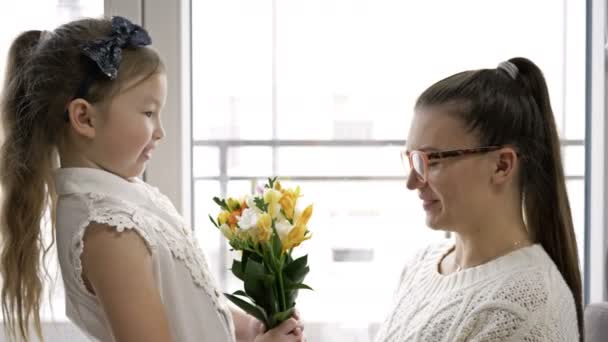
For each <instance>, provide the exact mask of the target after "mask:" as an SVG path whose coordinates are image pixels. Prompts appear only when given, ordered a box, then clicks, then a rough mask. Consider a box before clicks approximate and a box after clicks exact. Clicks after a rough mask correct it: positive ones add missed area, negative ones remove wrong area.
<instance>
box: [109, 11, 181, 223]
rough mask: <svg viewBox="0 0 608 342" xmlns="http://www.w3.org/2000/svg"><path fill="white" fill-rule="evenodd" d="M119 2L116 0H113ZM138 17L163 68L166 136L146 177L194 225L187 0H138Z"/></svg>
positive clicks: (150, 163) (149, 165) (163, 116)
mask: <svg viewBox="0 0 608 342" xmlns="http://www.w3.org/2000/svg"><path fill="white" fill-rule="evenodd" d="M117 2H118V1H117ZM121 2H122V1H121ZM136 2H139V3H140V8H141V12H142V23H143V25H144V27H145V28H146V29H147V30H148V32H149V33H150V36H151V37H152V46H153V47H154V48H155V49H156V50H157V51H158V52H159V53H160V55H161V57H162V59H163V61H164V63H165V65H166V69H167V80H168V93H167V103H166V105H165V109H164V110H163V113H162V118H163V124H164V128H165V132H166V136H165V138H164V139H163V141H162V143H161V144H160V145H159V147H158V148H157V150H156V151H155V154H154V158H152V160H151V161H150V162H149V164H148V168H147V170H146V181H147V182H148V183H150V184H152V185H154V186H157V187H158V188H159V189H160V190H161V191H162V192H163V193H164V194H165V195H167V196H168V197H169V199H171V202H173V204H174V205H175V207H176V208H177V210H178V211H179V212H180V213H181V214H182V215H183V217H184V219H185V220H186V223H187V224H188V226H190V227H191V226H192V195H191V194H192V168H191V154H192V138H191V137H192V133H191V118H190V111H191V99H190V97H191V96H190V92H191V91H190V88H191V82H190V80H191V76H190V74H191V72H190V59H191V58H190V31H191V29H190V1H187V0H176V1H164V0H139V1H136Z"/></svg>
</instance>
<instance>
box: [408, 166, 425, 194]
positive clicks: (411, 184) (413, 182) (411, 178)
mask: <svg viewBox="0 0 608 342" xmlns="http://www.w3.org/2000/svg"><path fill="white" fill-rule="evenodd" d="M423 185H424V183H423V182H422V181H420V179H418V175H416V172H415V171H414V170H410V173H409V174H408V175H407V188H408V189H410V190H416V189H419V188H421V187H422V186H423Z"/></svg>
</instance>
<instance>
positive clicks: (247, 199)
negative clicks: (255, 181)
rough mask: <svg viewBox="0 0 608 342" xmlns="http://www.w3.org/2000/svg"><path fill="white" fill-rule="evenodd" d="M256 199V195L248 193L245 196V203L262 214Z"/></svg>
mask: <svg viewBox="0 0 608 342" xmlns="http://www.w3.org/2000/svg"><path fill="white" fill-rule="evenodd" d="M254 200H255V197H254V196H250V195H247V196H246V197H245V203H246V204H247V208H249V209H253V210H254V211H255V212H256V213H257V214H261V213H262V210H260V208H258V206H257V205H255V201H254Z"/></svg>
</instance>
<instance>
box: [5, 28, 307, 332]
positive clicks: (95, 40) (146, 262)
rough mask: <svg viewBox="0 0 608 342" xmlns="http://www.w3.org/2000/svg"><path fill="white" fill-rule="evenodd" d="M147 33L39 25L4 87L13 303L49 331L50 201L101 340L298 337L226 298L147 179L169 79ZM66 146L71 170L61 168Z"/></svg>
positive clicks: (71, 285) (17, 46)
mask: <svg viewBox="0 0 608 342" xmlns="http://www.w3.org/2000/svg"><path fill="white" fill-rule="evenodd" d="M150 43H151V40H150V37H149V36H148V33H147V32H146V31H145V30H144V29H142V28H141V27H139V26H137V25H134V24H132V23H131V22H129V21H128V20H127V19H125V18H122V17H114V18H112V20H105V19H101V20H97V19H85V20H80V21H75V22H71V23H68V24H66V25H63V26H61V27H59V28H57V29H56V30H55V31H53V32H40V31H28V32H25V33H23V34H21V35H20V36H19V37H17V38H16V39H15V41H14V42H13V45H12V47H11V49H10V55H9V62H8V68H7V74H6V84H5V87H4V92H3V99H2V119H3V127H4V130H5V142H4V145H3V149H2V154H1V158H2V159H1V171H0V172H1V176H2V186H3V196H4V198H3V199H4V202H3V205H2V212H1V221H0V224H1V232H2V260H1V270H2V278H3V284H2V309H3V314H4V318H5V322H6V323H7V324H8V328H9V332H10V333H11V335H12V337H13V338H15V337H17V338H20V339H22V340H26V341H27V340H28V338H29V333H28V330H29V328H30V325H31V324H33V325H34V327H35V329H36V331H37V333H38V335H39V336H40V335H41V331H40V318H39V309H40V301H41V297H40V295H41V292H42V289H43V285H42V279H41V278H42V275H41V258H42V254H43V246H42V243H41V240H42V236H41V221H42V219H43V217H44V215H45V212H46V210H47V207H50V208H51V217H52V224H53V228H54V231H55V234H56V241H57V250H58V256H59V263H60V266H61V270H62V277H63V281H64V284H65V291H66V311H67V315H68V317H69V318H70V319H71V320H72V321H73V322H74V323H75V324H76V325H77V326H79V327H80V328H81V329H82V330H83V331H85V332H86V333H87V334H88V335H89V336H90V337H93V338H95V339H97V340H100V341H104V342H105V341H121V342H123V341H128V342H134V341H145V342H150V341H159V342H160V341H163V342H168V341H175V342H189V341H191V342H194V341H197V342H198V341H207V342H219V341H222V342H223V341H254V340H255V341H256V342H262V341H300V340H302V330H301V329H302V328H301V327H300V324H299V321H298V320H297V318H292V319H290V320H288V321H286V322H284V323H283V324H282V325H281V326H279V327H277V328H275V329H273V330H271V331H268V332H266V333H263V329H260V327H259V322H258V321H256V320H255V319H253V318H252V317H250V316H247V315H245V314H242V313H239V312H236V311H232V310H230V309H229V308H228V306H227V304H226V301H225V300H224V298H223V296H222V294H221V292H220V290H218V289H217V287H216V285H215V284H214V281H213V279H211V276H210V274H209V270H208V268H207V262H206V261H205V258H204V255H203V253H201V251H200V250H199V248H198V247H197V244H196V242H195V240H194V238H193V235H192V232H191V231H190V228H188V227H186V226H185V225H184V221H183V220H182V218H181V217H180V215H179V214H178V213H177V211H176V210H175V208H174V207H173V205H172V204H171V203H170V202H169V200H168V199H167V198H166V197H165V196H163V195H162V194H161V193H159V192H158V190H157V189H155V188H153V187H151V186H149V185H147V184H146V183H144V182H142V181H141V180H139V179H138V178H137V176H139V175H141V174H142V172H143V171H144V168H145V166H146V162H147V161H148V160H149V159H150V158H151V157H152V154H153V151H154V148H155V147H156V146H157V145H158V143H159V141H160V140H161V139H162V138H163V136H164V131H163V127H162V124H161V118H160V113H161V110H162V108H163V105H164V103H165V96H166V87H167V84H166V83H167V80H166V76H165V70H164V67H163V63H162V61H161V60H160V58H159V56H158V54H157V53H156V52H155V51H154V50H152V49H151V48H149V47H147V45H149V44H150ZM57 157H58V159H59V162H60V168H58V169H57V168H56V167H55V165H56V160H57Z"/></svg>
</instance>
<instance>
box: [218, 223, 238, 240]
mask: <svg viewBox="0 0 608 342" xmlns="http://www.w3.org/2000/svg"><path fill="white" fill-rule="evenodd" d="M220 231H221V232H222V234H223V235H224V236H225V237H226V239H228V240H232V238H233V237H234V233H235V232H236V226H229V225H227V224H222V225H221V226H220Z"/></svg>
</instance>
